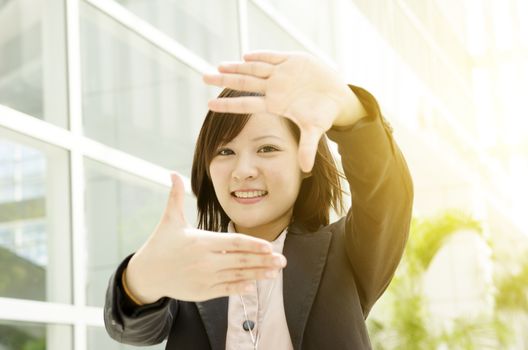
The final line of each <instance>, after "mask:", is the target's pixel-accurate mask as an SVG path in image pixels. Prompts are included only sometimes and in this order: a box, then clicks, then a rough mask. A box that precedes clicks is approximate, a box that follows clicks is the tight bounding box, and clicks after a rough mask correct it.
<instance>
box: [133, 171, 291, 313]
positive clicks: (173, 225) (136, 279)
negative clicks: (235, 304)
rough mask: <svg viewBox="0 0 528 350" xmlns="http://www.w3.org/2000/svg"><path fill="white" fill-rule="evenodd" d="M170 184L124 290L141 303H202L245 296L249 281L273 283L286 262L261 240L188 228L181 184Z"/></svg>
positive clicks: (175, 179)
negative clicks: (165, 300)
mask: <svg viewBox="0 0 528 350" xmlns="http://www.w3.org/2000/svg"><path fill="white" fill-rule="evenodd" d="M171 179H172V188H171V192H170V196H169V200H168V203H167V206H166V208H165V211H164V213H163V216H162V218H161V220H160V222H159V224H158V226H157V227H156V229H155V230H154V232H153V233H152V234H151V235H150V237H149V238H148V239H147V241H146V242H145V243H144V244H143V246H142V247H141V248H140V249H139V250H138V251H137V252H136V253H135V254H134V256H133V257H132V258H131V259H130V261H129V263H128V266H127V269H126V275H125V276H126V277H125V278H126V281H125V282H126V284H127V287H128V290H129V291H130V293H132V295H133V296H134V297H135V298H136V299H138V300H139V301H140V302H141V303H144V304H148V303H153V302H155V301H157V300H158V299H160V298H162V297H164V296H167V297H171V298H174V299H178V300H184V301H203V300H207V299H212V298H217V297H221V296H228V295H231V294H237V293H240V294H243V293H247V292H248V290H247V289H246V288H247V287H248V286H253V287H254V283H253V282H252V281H253V280H255V279H264V278H274V277H275V276H276V275H277V273H278V271H279V270H280V269H281V268H283V267H284V266H286V258H285V257H284V256H283V255H282V254H278V253H273V252H272V246H271V243H270V242H268V241H266V240H263V239H260V238H256V237H251V236H248V235H244V234H240V233H229V234H225V233H224V234H222V233H218V232H210V231H204V230H198V229H194V228H191V227H190V226H189V224H188V223H187V221H186V220H185V217H184V210H183V205H184V203H183V202H184V196H185V191H184V186H183V181H182V179H181V178H180V177H179V176H178V175H177V174H172V175H171ZM267 272H270V273H271V274H272V275H266V273H267Z"/></svg>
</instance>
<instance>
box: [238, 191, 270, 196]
mask: <svg viewBox="0 0 528 350" xmlns="http://www.w3.org/2000/svg"><path fill="white" fill-rule="evenodd" d="M267 193H268V192H267V191H244V192H238V191H235V192H234V194H235V197H238V198H255V197H262V196H264V195H266V194H267Z"/></svg>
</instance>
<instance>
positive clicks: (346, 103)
mask: <svg viewBox="0 0 528 350" xmlns="http://www.w3.org/2000/svg"><path fill="white" fill-rule="evenodd" d="M342 101H343V102H342V104H341V106H342V107H341V109H340V112H339V114H338V115H337V117H336V118H335V119H334V122H333V123H332V126H337V127H346V126H351V125H354V124H355V123H357V122H358V121H359V120H360V119H362V118H365V117H367V111H366V110H365V108H364V107H363V105H362V104H361V102H360V101H359V99H358V97H357V96H356V94H355V93H354V92H353V91H352V90H351V89H350V88H349V87H348V86H347V87H346V91H344V93H343V98H342Z"/></svg>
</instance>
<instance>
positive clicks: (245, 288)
mask: <svg viewBox="0 0 528 350" xmlns="http://www.w3.org/2000/svg"><path fill="white" fill-rule="evenodd" d="M244 290H245V291H246V292H254V291H255V286H254V285H252V284H247V285H246V286H245V287H244Z"/></svg>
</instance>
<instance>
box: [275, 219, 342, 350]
mask: <svg viewBox="0 0 528 350" xmlns="http://www.w3.org/2000/svg"><path fill="white" fill-rule="evenodd" d="M331 238H332V233H331V232H330V231H329V230H328V231H327V230H321V231H317V232H315V233H302V231H301V230H300V229H298V228H295V227H293V226H292V227H291V228H290V229H289V230H288V234H287V236H286V240H285V242H284V249H283V254H284V255H285V256H286V258H287V259H288V264H287V265H286V268H285V269H284V270H283V299H284V311H285V314H286V321H287V323H288V330H289V331H290V337H291V340H292V344H293V348H294V349H300V347H301V343H302V338H303V334H304V328H305V327H306V322H307V320H308V315H309V314H310V310H311V308H312V304H313V301H314V299H315V295H316V293H317V289H318V287H319V282H320V280H321V274H322V272H323V269H324V266H325V263H326V257H327V255H328V248H329V247H330V241H331Z"/></svg>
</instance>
